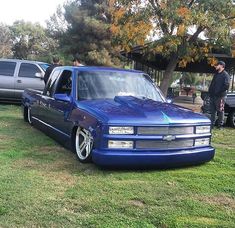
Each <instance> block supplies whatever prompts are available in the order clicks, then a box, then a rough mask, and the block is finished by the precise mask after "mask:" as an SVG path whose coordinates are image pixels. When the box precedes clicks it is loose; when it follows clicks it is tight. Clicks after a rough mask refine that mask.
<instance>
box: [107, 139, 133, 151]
mask: <svg viewBox="0 0 235 228" xmlns="http://www.w3.org/2000/svg"><path fill="white" fill-rule="evenodd" d="M108 148H111V149H133V142H132V141H112V140H109V142H108Z"/></svg>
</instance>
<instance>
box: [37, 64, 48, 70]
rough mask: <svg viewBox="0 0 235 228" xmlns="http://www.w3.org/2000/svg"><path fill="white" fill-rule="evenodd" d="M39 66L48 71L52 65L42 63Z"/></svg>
mask: <svg viewBox="0 0 235 228" xmlns="http://www.w3.org/2000/svg"><path fill="white" fill-rule="evenodd" d="M39 65H40V66H41V68H42V69H43V71H46V69H47V68H48V67H49V66H50V64H47V63H40V64H39Z"/></svg>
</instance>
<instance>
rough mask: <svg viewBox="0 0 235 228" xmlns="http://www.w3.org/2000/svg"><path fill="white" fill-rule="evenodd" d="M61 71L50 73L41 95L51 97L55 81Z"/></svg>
mask: <svg viewBox="0 0 235 228" xmlns="http://www.w3.org/2000/svg"><path fill="white" fill-rule="evenodd" d="M60 72H61V70H56V69H55V70H53V72H52V73H51V76H50V78H49V81H48V82H47V84H46V86H45V89H44V91H43V94H45V95H47V96H49V97H52V95H53V94H54V92H55V86H56V81H57V79H58V77H59V75H60Z"/></svg>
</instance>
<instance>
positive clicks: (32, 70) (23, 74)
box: [15, 63, 45, 99]
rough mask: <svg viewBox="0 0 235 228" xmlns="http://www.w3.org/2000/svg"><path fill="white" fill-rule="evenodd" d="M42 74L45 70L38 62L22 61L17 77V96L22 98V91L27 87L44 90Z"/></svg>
mask: <svg viewBox="0 0 235 228" xmlns="http://www.w3.org/2000/svg"><path fill="white" fill-rule="evenodd" d="M40 75H43V71H42V70H41V69H40V68H39V67H38V66H37V65H36V64H33V63H21V64H20V68H19V72H18V77H16V78H15V96H16V98H17V99H21V96H22V93H23V92H24V89H26V88H30V89H35V90H41V91H42V90H43V89H44V87H45V84H44V81H43V79H42V78H40Z"/></svg>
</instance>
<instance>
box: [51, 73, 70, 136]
mask: <svg viewBox="0 0 235 228" xmlns="http://www.w3.org/2000/svg"><path fill="white" fill-rule="evenodd" d="M55 85H56V87H55V90H54V91H53V94H52V95H51V99H50V101H49V108H48V113H47V115H48V119H49V122H50V125H51V126H53V127H54V128H55V129H56V130H58V131H59V132H63V133H65V134H67V135H69V134H70V127H71V125H72V123H71V122H69V121H68V119H69V114H70V112H71V108H72V107H71V102H68V101H61V100H56V99H55V98H54V94H64V95H67V96H68V97H71V92H72V71H70V70H64V71H63V72H62V73H61V75H60V76H59V78H58V79H57V82H56V84H55Z"/></svg>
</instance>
